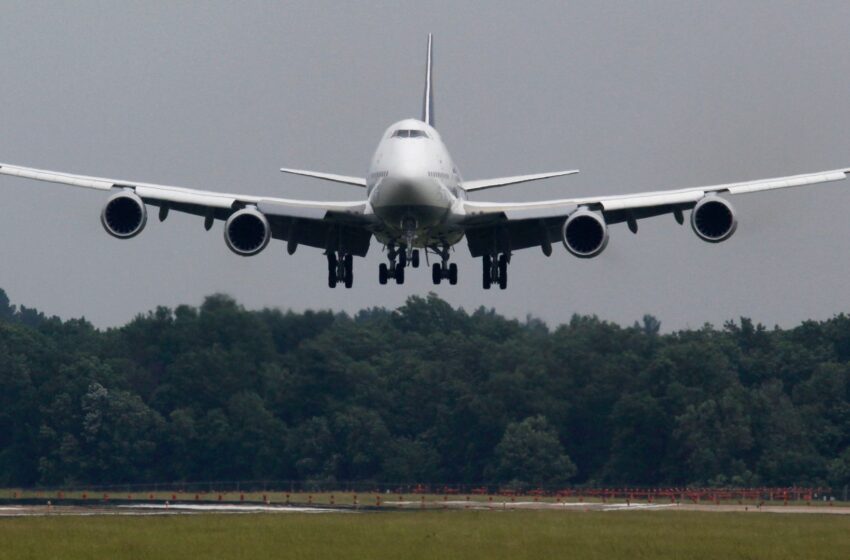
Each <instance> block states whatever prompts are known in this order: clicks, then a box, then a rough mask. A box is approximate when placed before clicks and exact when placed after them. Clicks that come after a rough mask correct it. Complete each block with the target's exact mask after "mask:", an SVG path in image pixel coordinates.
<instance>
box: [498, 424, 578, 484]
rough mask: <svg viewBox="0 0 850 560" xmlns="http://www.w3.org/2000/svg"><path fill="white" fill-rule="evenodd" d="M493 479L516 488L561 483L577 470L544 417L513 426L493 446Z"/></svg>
mask: <svg viewBox="0 0 850 560" xmlns="http://www.w3.org/2000/svg"><path fill="white" fill-rule="evenodd" d="M494 460H495V461H494V465H493V471H492V473H493V475H495V476H496V477H497V479H498V480H504V481H510V483H511V484H514V485H517V486H528V485H548V484H560V483H564V482H566V481H567V480H569V479H570V478H572V477H573V476H574V475H575V473H576V466H575V465H574V464H573V462H572V461H571V460H570V458H569V456H567V454H566V453H565V452H564V448H563V446H562V445H561V442H560V441H559V440H558V434H557V433H556V432H555V430H554V429H552V428H551V427H550V426H549V423H548V422H547V421H546V418H544V417H543V416H531V417H528V418H526V419H525V420H523V421H522V422H513V423H511V424H509V425H508V427H507V428H506V429H505V435H504V436H503V437H502V440H501V441H500V442H499V444H498V445H497V446H496V453H495V457H494Z"/></svg>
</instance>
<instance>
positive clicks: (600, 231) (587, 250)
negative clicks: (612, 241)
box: [561, 208, 608, 259]
mask: <svg viewBox="0 0 850 560" xmlns="http://www.w3.org/2000/svg"><path fill="white" fill-rule="evenodd" d="M561 239H562V240H563V242H564V247H566V248H567V251H569V252H570V253H572V254H573V255H575V256H577V257H580V258H583V259H589V258H591V257H595V256H596V255H598V254H599V253H601V252H602V251H603V250H604V249H605V246H606V245H608V227H607V226H606V225H605V219H604V218H603V217H602V215H601V214H599V213H597V212H591V211H590V210H588V209H587V208H579V209H578V210H576V211H575V212H573V213H572V214H570V217H569V218H567V219H566V221H565V222H564V225H563V226H562V227H561Z"/></svg>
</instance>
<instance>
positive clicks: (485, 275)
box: [481, 253, 511, 290]
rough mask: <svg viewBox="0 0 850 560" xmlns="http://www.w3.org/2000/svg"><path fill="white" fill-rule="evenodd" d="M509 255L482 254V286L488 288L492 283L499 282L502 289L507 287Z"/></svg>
mask: <svg viewBox="0 0 850 560" xmlns="http://www.w3.org/2000/svg"><path fill="white" fill-rule="evenodd" d="M510 260H511V257H510V255H507V254H505V253H502V254H501V255H484V258H483V259H481V264H482V267H481V268H482V280H483V282H482V286H483V287H484V289H485V290H489V289H490V286H491V285H492V284H499V288H500V289H502V290H504V289H505V288H507V287H508V263H509V262H510Z"/></svg>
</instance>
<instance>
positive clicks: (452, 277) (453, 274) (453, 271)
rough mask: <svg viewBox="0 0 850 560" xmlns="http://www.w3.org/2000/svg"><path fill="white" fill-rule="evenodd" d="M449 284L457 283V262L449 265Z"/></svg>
mask: <svg viewBox="0 0 850 560" xmlns="http://www.w3.org/2000/svg"><path fill="white" fill-rule="evenodd" d="M449 284H451V285H452V286H454V285H455V284H457V264H455V263H452V264H450V265H449Z"/></svg>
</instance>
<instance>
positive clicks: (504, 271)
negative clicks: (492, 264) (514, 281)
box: [499, 255, 508, 290]
mask: <svg viewBox="0 0 850 560" xmlns="http://www.w3.org/2000/svg"><path fill="white" fill-rule="evenodd" d="M507 287H508V257H507V255H499V289H501V290H504V289H505V288H507Z"/></svg>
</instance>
